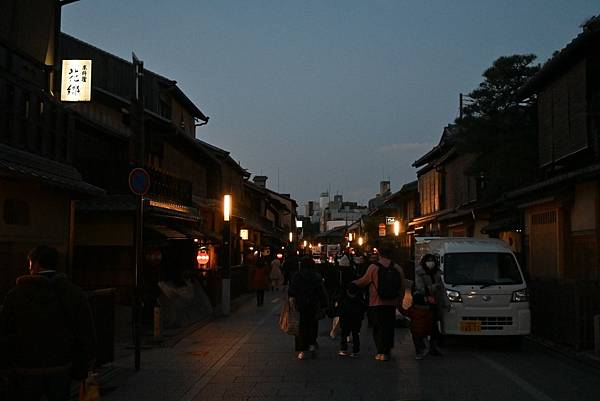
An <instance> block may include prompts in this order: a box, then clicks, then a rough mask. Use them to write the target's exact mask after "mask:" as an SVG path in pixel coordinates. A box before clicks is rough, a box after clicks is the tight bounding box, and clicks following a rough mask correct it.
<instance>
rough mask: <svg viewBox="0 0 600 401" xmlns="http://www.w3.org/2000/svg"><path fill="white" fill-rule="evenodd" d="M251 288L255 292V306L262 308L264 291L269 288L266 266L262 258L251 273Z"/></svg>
mask: <svg viewBox="0 0 600 401" xmlns="http://www.w3.org/2000/svg"><path fill="white" fill-rule="evenodd" d="M252 288H253V289H254V290H255V291H256V306H259V307H260V306H263V305H264V304H265V290H266V289H267V288H269V275H268V271H267V264H266V262H265V260H264V259H263V258H260V259H258V260H257V261H256V266H255V268H254V271H253V273H252Z"/></svg>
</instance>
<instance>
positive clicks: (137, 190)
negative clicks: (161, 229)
mask: <svg viewBox="0 0 600 401" xmlns="http://www.w3.org/2000/svg"><path fill="white" fill-rule="evenodd" d="M129 188H130V189H131V192H133V194H134V195H136V197H135V199H136V219H135V238H134V241H135V261H134V263H135V269H134V272H135V277H134V284H135V288H134V294H133V295H134V297H133V303H132V304H133V305H132V315H133V317H132V321H133V344H134V349H135V357H134V359H135V370H140V359H141V358H140V354H141V348H142V347H141V335H142V307H143V303H142V300H143V289H144V277H143V259H142V257H143V256H142V255H143V253H144V252H143V250H144V248H143V246H144V241H143V233H144V195H145V194H146V193H148V190H149V189H150V176H149V175H148V172H147V171H146V170H144V169H143V168H139V167H138V168H134V169H133V170H131V173H129Z"/></svg>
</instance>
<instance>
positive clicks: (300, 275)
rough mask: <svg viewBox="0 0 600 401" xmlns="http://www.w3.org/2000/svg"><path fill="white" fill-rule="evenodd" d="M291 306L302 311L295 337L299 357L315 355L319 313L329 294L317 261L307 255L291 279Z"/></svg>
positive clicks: (289, 291) (289, 290) (289, 295)
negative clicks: (317, 267)
mask: <svg viewBox="0 0 600 401" xmlns="http://www.w3.org/2000/svg"><path fill="white" fill-rule="evenodd" d="M288 297H289V301H290V306H292V307H294V308H296V309H297V310H298V312H299V313H300V324H299V334H298V335H297V336H296V337H295V349H296V352H298V359H306V358H307V357H308V356H309V353H310V354H311V356H314V355H315V352H316V350H317V335H318V332H319V317H318V313H319V312H320V310H321V308H325V307H326V306H327V294H326V292H325V287H324V286H323V278H322V277H321V275H320V274H319V273H317V271H316V268H315V262H314V261H313V260H312V258H310V257H305V258H303V259H302V261H301V262H300V271H299V272H297V273H296V274H295V275H294V276H293V277H292V279H291V283H290V286H289V288H288Z"/></svg>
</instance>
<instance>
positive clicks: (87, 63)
mask: <svg viewBox="0 0 600 401" xmlns="http://www.w3.org/2000/svg"><path fill="white" fill-rule="evenodd" d="M91 95H92V60H63V62H62V81H61V89H60V100H62V101H64V102H89V101H90V100H91Z"/></svg>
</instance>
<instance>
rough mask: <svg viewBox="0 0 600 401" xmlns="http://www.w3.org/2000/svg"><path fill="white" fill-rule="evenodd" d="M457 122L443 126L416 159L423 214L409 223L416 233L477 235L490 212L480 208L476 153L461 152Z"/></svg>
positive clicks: (456, 235) (457, 235) (427, 234)
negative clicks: (474, 169)
mask: <svg viewBox="0 0 600 401" xmlns="http://www.w3.org/2000/svg"><path fill="white" fill-rule="evenodd" d="M459 135H460V131H459V129H458V127H457V126H455V125H448V126H447V127H445V128H444V131H443V133H442V137H441V138H440V142H439V143H438V144H437V145H436V146H435V147H433V149H431V150H430V151H429V152H427V153H426V154H425V155H423V156H422V157H421V158H419V159H418V160H416V161H415V162H414V163H413V167H417V168H420V170H419V171H417V177H418V182H419V184H418V185H419V200H420V206H421V210H420V211H421V214H420V216H417V217H416V218H415V219H413V220H412V221H411V222H410V223H409V225H410V227H412V231H414V233H415V235H417V236H431V235H437V236H451V237H477V236H481V235H483V234H482V233H481V229H482V228H483V227H484V226H486V225H487V224H488V213H483V212H482V211H480V210H479V209H478V208H477V203H476V202H477V199H478V193H479V189H480V188H479V182H478V180H477V178H476V176H475V175H473V174H472V172H471V171H469V168H470V166H471V163H472V162H473V160H474V159H475V155H472V154H468V153H464V152H461V151H460V150H459V149H458V146H457V141H458V136H459Z"/></svg>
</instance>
